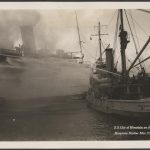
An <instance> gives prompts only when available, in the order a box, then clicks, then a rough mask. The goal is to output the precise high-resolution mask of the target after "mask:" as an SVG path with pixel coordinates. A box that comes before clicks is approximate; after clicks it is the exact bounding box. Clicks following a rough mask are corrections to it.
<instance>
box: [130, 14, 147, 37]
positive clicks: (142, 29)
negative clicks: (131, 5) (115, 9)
mask: <svg viewBox="0 0 150 150" xmlns="http://www.w3.org/2000/svg"><path fill="white" fill-rule="evenodd" d="M129 15H130V17H131V14H129ZM132 19H133V20H134V22H135V23H136V25H137V26H138V27H139V28H140V29H141V31H143V33H144V34H145V35H146V36H148V37H149V35H148V34H147V32H146V31H145V30H144V28H143V27H142V26H141V25H140V24H139V23H138V22H137V20H135V18H132Z"/></svg>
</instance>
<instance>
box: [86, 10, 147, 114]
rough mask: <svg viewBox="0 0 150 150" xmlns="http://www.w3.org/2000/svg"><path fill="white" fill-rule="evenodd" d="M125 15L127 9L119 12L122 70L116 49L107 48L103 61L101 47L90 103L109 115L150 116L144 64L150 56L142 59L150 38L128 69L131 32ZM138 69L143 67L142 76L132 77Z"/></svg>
mask: <svg viewBox="0 0 150 150" xmlns="http://www.w3.org/2000/svg"><path fill="white" fill-rule="evenodd" d="M124 14H125V15H126V10H122V9H120V10H118V20H117V21H118V28H119V30H120V31H119V38H120V52H121V69H122V70H121V72H119V71H117V69H116V66H115V64H114V50H113V49H112V48H109V47H107V48H106V49H105V55H106V60H105V61H102V52H101V47H100V58H99V59H98V60H97V62H96V67H95V69H92V73H91V76H90V87H89V90H88V92H87V104H88V106H90V107H92V108H93V109H95V110H97V111H100V112H103V113H106V114H115V115H122V116H130V117H150V76H149V74H148V73H146V71H145V68H144V67H143V66H142V63H143V62H145V61H146V60H148V59H149V58H150V57H147V58H146V59H144V60H141V59H140V56H141V54H142V53H143V52H144V50H145V48H146V47H147V45H148V44H149V43H150V37H149V38H148V40H147V41H146V42H145V44H144V45H143V47H142V48H141V50H140V51H139V52H137V56H136V58H135V59H134V61H133V62H131V65H130V67H129V68H128V69H127V67H126V60H127V58H126V53H125V51H126V48H127V45H128V43H129V42H130V41H129V39H128V32H127V31H126V30H125V28H124V18H123V16H124ZM126 17H127V15H126ZM127 20H128V18H127ZM119 21H120V26H119ZM129 28H130V27H129ZM116 33H118V32H116ZM99 37H100V34H99ZM99 41H100V42H101V38H99ZM100 44H101V43H100ZM137 61H138V62H137ZM136 66H140V67H141V69H140V71H139V72H138V74H136V75H133V76H130V71H131V70H132V69H133V68H134V67H136Z"/></svg>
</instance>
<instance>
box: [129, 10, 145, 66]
mask: <svg viewBox="0 0 150 150" xmlns="http://www.w3.org/2000/svg"><path fill="white" fill-rule="evenodd" d="M127 13H128V12H127ZM130 17H131V20H132V24H133V27H134V30H135V31H134V32H135V35H136V39H137V44H138V48H140V43H139V38H138V36H137V32H136V27H135V24H134V20H133V16H132V12H131V10H130ZM141 59H142V60H143V58H142V57H141ZM143 65H144V67H145V63H143ZM140 67H141V65H140Z"/></svg>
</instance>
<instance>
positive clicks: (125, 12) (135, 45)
mask: <svg viewBox="0 0 150 150" xmlns="http://www.w3.org/2000/svg"><path fill="white" fill-rule="evenodd" d="M124 12H125V16H126V19H127V22H128V25H129V28H130V31H131V35H132V39H133V42H134V46H135V50H136V54H138V53H139V52H138V48H137V45H136V42H135V39H134V36H133V32H132V29H131V25H130V22H129V19H128V16H127V13H126V10H124ZM138 60H139V62H140V58H139V59H138ZM140 67H141V69H142V68H143V67H142V65H140Z"/></svg>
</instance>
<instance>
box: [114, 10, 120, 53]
mask: <svg viewBox="0 0 150 150" xmlns="http://www.w3.org/2000/svg"><path fill="white" fill-rule="evenodd" d="M118 25H119V12H118V14H117V23H116V29H115V37H114V43H113V49H114V53H113V55H115V49H116V45H117V34H118Z"/></svg>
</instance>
